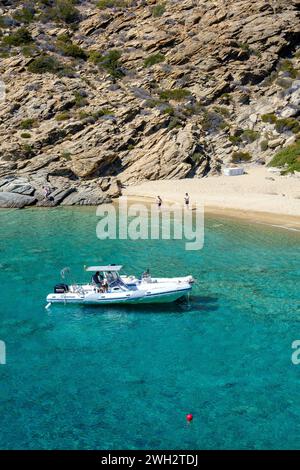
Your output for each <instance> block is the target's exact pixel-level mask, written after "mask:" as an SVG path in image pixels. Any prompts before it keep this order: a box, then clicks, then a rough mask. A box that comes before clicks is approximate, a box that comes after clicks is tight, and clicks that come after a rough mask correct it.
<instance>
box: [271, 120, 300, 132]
mask: <svg viewBox="0 0 300 470" xmlns="http://www.w3.org/2000/svg"><path fill="white" fill-rule="evenodd" d="M275 129H276V131H277V132H286V131H291V132H293V133H294V134H298V132H300V123H299V121H298V120H297V119H294V118H282V119H277V121H276V123H275Z"/></svg>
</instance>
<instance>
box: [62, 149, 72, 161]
mask: <svg viewBox="0 0 300 470" xmlns="http://www.w3.org/2000/svg"><path fill="white" fill-rule="evenodd" d="M61 157H62V158H64V159H65V160H67V161H69V160H71V159H72V155H71V152H69V151H68V150H63V151H62V153H61Z"/></svg>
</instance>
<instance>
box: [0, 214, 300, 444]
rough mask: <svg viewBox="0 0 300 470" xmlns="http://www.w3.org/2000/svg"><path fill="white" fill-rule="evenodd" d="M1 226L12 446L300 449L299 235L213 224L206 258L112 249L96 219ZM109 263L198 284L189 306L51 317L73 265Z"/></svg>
mask: <svg viewBox="0 0 300 470" xmlns="http://www.w3.org/2000/svg"><path fill="white" fill-rule="evenodd" d="M0 217H1V219H0V220H1V231H0V254H1V258H0V264H1V269H0V283H1V286H2V292H1V293H2V295H1V297H2V298H1V309H0V318H1V323H0V339H1V340H3V341H5V342H6V347H7V364H6V365H0V390H1V393H0V406H1V431H0V448H2V449H54V448H55V449H119V448H124V449H139V448H142V449H145V448H156V449H159V448H162V449H163V448H174V449H193V448H199V449H254V448H257V449H262V448H267V449H273V448H280V449H287V448H294V449H299V448H300V419H299V418H300V393H299V390H300V389H299V383H300V382H299V378H300V365H299V366H295V365H293V364H292V363H291V354H292V349H291V343H292V342H293V341H294V340H295V339H300V302H299V285H300V282H299V280H300V249H299V247H300V236H299V234H297V233H294V232H287V231H284V230H279V229H272V228H269V227H264V226H261V225H252V226H251V225H249V224H247V223H244V222H236V221H232V220H226V219H222V218H218V219H216V218H213V217H211V216H210V217H209V218H208V219H207V220H206V226H205V245H204V249H203V250H201V251H197V252H195V251H185V249H184V242H183V241H157V240H156V241H127V240H122V241H114V240H113V241H100V240H98V239H97V238H96V235H95V229H96V224H97V220H98V219H97V218H96V216H95V211H94V209H86V208H85V209H81V208H74V209H63V208H58V209H53V210H52V209H47V210H36V209H32V210H24V211H1V213H0ZM99 261H100V262H103V263H105V262H115V263H121V264H124V265H125V267H126V272H128V273H136V274H139V273H141V272H142V271H143V270H144V269H145V268H146V267H149V268H150V269H151V272H152V273H153V274H156V275H165V274H167V275H170V276H171V275H184V274H190V273H191V274H193V275H194V276H195V277H196V278H197V284H196V285H195V287H194V289H193V295H192V297H191V299H190V303H189V304H186V303H185V304H180V305H177V304H174V305H173V304H172V305H169V306H156V307H152V306H143V307H141V306H139V307H134V306H131V307H127V308H126V307H117V306H114V307H108V306H106V307H103V308H101V309H100V308H96V307H82V306H67V307H64V306H56V307H51V309H50V310H49V311H46V310H45V308H44V307H45V296H46V294H47V293H48V292H50V291H51V290H52V288H53V285H54V284H55V283H56V282H59V281H60V276H59V272H60V270H61V269H62V268H63V267H65V266H69V267H70V268H71V275H70V277H69V279H68V281H70V280H72V279H74V280H75V279H76V280H84V279H85V275H84V272H83V269H82V266H83V264H89V263H91V264H94V263H95V262H99ZM186 413H193V415H194V420H193V422H192V423H191V424H187V423H186V420H185V415H186Z"/></svg>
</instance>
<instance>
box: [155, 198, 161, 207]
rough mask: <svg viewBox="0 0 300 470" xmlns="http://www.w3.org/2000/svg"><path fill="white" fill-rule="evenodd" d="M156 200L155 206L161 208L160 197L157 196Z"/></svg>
mask: <svg viewBox="0 0 300 470" xmlns="http://www.w3.org/2000/svg"><path fill="white" fill-rule="evenodd" d="M156 202H157V207H158V208H159V209H160V208H161V205H162V199H161V197H160V196H157V200H156Z"/></svg>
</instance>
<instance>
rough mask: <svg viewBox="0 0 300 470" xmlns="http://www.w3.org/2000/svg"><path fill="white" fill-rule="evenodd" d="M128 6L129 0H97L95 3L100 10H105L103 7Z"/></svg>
mask: <svg viewBox="0 0 300 470" xmlns="http://www.w3.org/2000/svg"><path fill="white" fill-rule="evenodd" d="M128 6H130V2H129V1H125V0H99V1H98V3H97V7H98V8H100V10H105V8H126V7H128Z"/></svg>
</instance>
